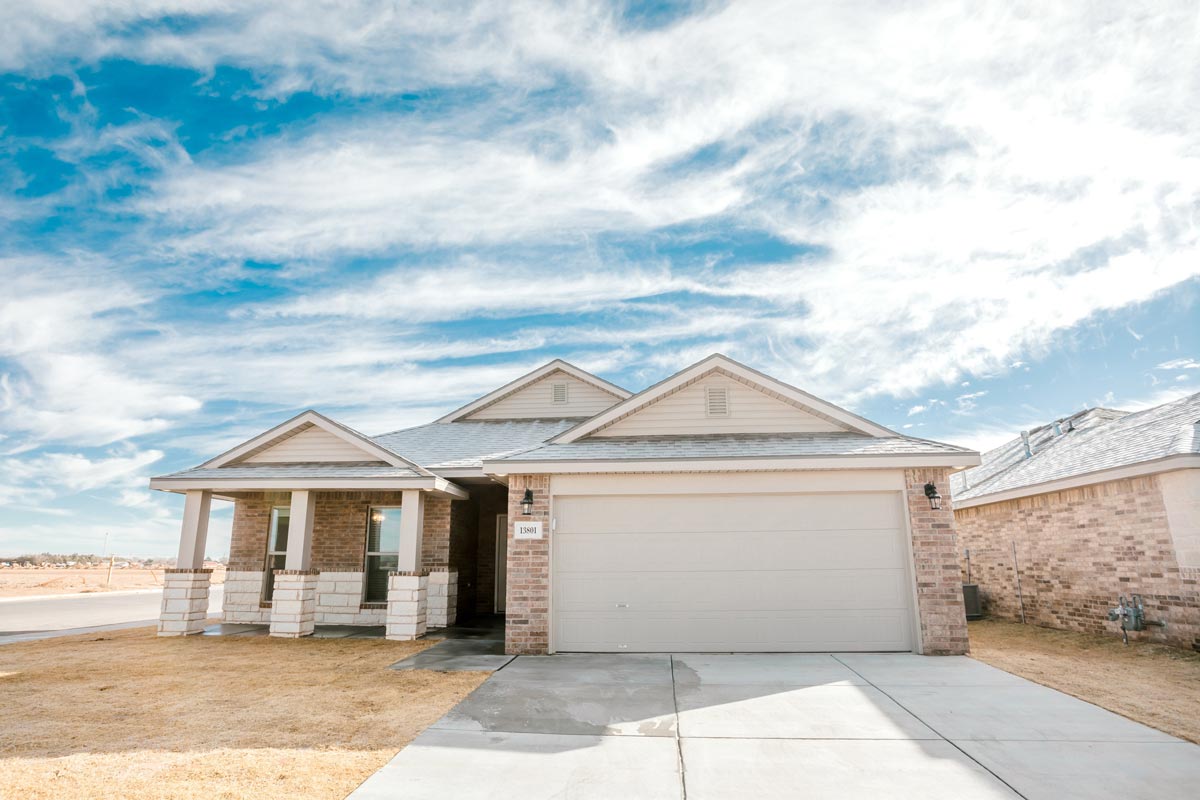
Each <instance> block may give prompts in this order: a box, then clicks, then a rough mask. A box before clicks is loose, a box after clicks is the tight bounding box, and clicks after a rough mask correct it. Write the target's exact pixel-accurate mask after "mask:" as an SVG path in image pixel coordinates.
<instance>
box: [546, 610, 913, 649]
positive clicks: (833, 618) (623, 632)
mask: <svg viewBox="0 0 1200 800" xmlns="http://www.w3.org/2000/svg"><path fill="white" fill-rule="evenodd" d="M910 626H911V623H910V622H909V617H908V614H907V613H906V612H903V611H896V610H888V609H879V610H873V611H870V612H866V613H863V612H848V611H840V612H816V611H793V612H787V613H782V614H781V613H771V614H764V615H754V614H744V613H734V612H723V613H721V612H711V613H692V612H676V613H667V612H660V613H655V614H649V615H645V616H642V617H632V616H628V615H625V616H622V615H621V614H619V613H600V612H595V613H590V614H589V613H580V614H564V615H563V616H562V617H561V618H560V622H559V629H558V632H557V637H556V638H557V640H558V648H559V649H560V650H562V651H567V652H569V651H606V652H607V651H618V652H620V651H627V652H662V653H667V652H714V651H718V652H720V651H727V652H789V651H790V652H795V651H809V652H819V651H845V652H871V651H896V650H906V649H908V648H909V642H910V640H911V633H910V630H909V629H910Z"/></svg>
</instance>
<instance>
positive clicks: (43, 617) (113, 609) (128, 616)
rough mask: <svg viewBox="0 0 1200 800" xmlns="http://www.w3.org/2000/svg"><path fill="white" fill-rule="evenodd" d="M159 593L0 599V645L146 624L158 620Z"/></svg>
mask: <svg viewBox="0 0 1200 800" xmlns="http://www.w3.org/2000/svg"><path fill="white" fill-rule="evenodd" d="M223 589H224V587H222V586H214V587H212V590H211V591H210V593H209V601H208V602H209V605H208V608H209V613H210V614H217V613H218V612H219V611H220V609H221V598H222V592H223ZM161 605H162V590H161V589H151V590H148V591H139V592H112V593H99V592H97V593H93V594H80V595H68V596H63V597H18V598H11V599H9V598H5V599H0V644H3V643H5V642H11V641H19V640H26V639H43V638H46V637H48V636H54V635H65V634H67V633H74V632H77V631H78V629H80V628H108V627H114V626H120V627H132V626H133V625H136V624H139V623H140V624H144V625H150V624H153V623H154V622H155V620H157V618H158V610H159V607H160V606H161Z"/></svg>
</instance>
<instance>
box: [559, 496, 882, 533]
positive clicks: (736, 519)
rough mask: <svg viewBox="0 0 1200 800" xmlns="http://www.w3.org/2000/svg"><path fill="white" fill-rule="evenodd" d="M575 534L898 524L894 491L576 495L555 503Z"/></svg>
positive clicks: (561, 525)
mask: <svg viewBox="0 0 1200 800" xmlns="http://www.w3.org/2000/svg"><path fill="white" fill-rule="evenodd" d="M555 516H556V517H557V519H558V525H559V528H560V529H561V530H567V531H570V532H571V533H615V532H645V533H651V532H656V531H661V530H664V529H666V530H675V531H692V532H704V531H713V532H720V531H725V532H743V531H753V530H758V531H776V530H778V531H786V530H854V529H859V528H874V527H880V524H881V522H882V527H889V528H895V527H897V526H899V525H900V524H901V521H900V517H899V508H898V505H897V503H896V499H895V496H894V495H893V494H891V493H886V492H873V493H862V494H761V495H744V494H738V495H713V494H704V495H655V496H646V495H603V496H594V497H591V496H589V497H572V498H570V502H569V503H567V504H562V505H560V506H557V507H556V508H555Z"/></svg>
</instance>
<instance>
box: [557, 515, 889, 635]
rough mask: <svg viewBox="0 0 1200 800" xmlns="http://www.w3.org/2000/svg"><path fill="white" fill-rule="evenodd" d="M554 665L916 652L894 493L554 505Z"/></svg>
mask: <svg viewBox="0 0 1200 800" xmlns="http://www.w3.org/2000/svg"><path fill="white" fill-rule="evenodd" d="M554 517H555V520H556V527H555V533H554V535H553V537H552V541H553V542H554V553H553V562H552V563H553V565H554V566H553V568H554V598H553V599H554V603H553V614H554V633H555V637H554V646H555V649H556V650H558V651H560V652H571V651H582V652H605V651H614V652H668V651H691V652H703V651H709V652H723V651H735V652H736V651H743V652H753V651H759V652H772V651H777V652H789V651H790V652H805V651H808V652H821V651H850V650H857V651H889V650H890V651H908V650H912V649H913V636H912V615H911V613H910V610H909V608H910V604H911V600H910V597H911V589H910V583H909V578H908V568H907V563H908V557H907V544H906V541H907V540H906V536H905V533H904V525H903V521H902V517H901V506H900V497H899V494H898V493H896V492H864V493H853V494H770V495H747V494H735V495H712V494H705V495H653V496H650V495H604V496H579V497H571V496H567V497H563V496H556V497H555V498H554Z"/></svg>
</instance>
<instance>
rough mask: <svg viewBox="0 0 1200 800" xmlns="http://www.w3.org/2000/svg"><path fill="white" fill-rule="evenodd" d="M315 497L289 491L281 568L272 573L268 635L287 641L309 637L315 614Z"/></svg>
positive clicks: (306, 493) (309, 494)
mask: <svg viewBox="0 0 1200 800" xmlns="http://www.w3.org/2000/svg"><path fill="white" fill-rule="evenodd" d="M316 500H317V498H316V495H315V494H314V493H312V492H309V491H294V492H292V503H291V514H290V515H289V518H288V537H287V554H286V555H285V556H284V560H283V565H284V568H283V569H280V570H276V571H275V591H274V592H273V593H272V595H271V635H272V636H281V637H284V638H288V639H296V638H299V637H301V636H309V635H311V634H312V632H313V627H314V625H315V621H316V612H317V577H318V575H319V574H320V573H319V572H318V571H317V570H315V569H312V541H313V517H314V516H315V514H316V507H317V506H316Z"/></svg>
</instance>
